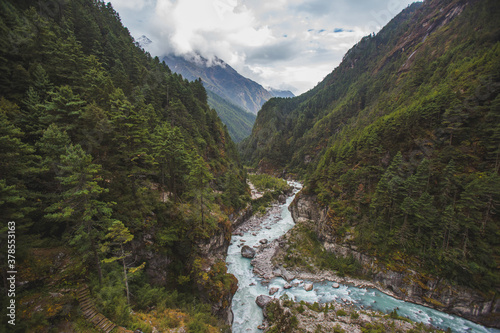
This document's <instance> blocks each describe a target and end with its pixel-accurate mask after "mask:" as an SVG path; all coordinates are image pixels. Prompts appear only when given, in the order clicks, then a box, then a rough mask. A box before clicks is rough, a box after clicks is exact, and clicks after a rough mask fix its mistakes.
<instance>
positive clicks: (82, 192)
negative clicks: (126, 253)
mask: <svg viewBox="0 0 500 333" xmlns="http://www.w3.org/2000/svg"><path fill="white" fill-rule="evenodd" d="M59 173H60V176H58V177H57V179H58V180H59V181H60V182H61V186H62V187H63V189H64V192H63V193H62V194H61V199H60V200H59V201H58V202H56V203H54V204H52V205H51V206H50V207H48V208H47V209H46V211H47V214H46V215H45V217H46V218H48V219H51V220H54V221H57V222H65V223H66V232H67V235H68V237H69V244H70V245H73V246H76V247H77V248H78V249H79V250H80V251H82V252H83V253H85V252H86V251H89V250H90V251H91V253H92V254H93V256H94V258H93V259H94V263H95V265H96V269H97V273H98V276H99V280H100V281H101V280H102V270H101V264H100V259H99V254H98V247H99V243H100V240H101V239H102V237H103V231H104V230H106V228H107V226H108V225H109V224H110V222H111V221H112V220H111V214H112V209H111V205H112V203H110V202H105V201H102V199H101V195H102V194H103V193H105V192H107V190H106V189H105V188H103V187H102V186H101V185H99V182H101V181H103V179H102V178H101V175H100V173H101V166H100V165H98V164H93V163H92V156H91V155H89V154H87V153H85V151H83V149H82V148H81V146H79V145H76V146H74V145H70V146H69V147H67V149H66V152H65V154H64V155H62V156H61V166H60V171H59Z"/></svg>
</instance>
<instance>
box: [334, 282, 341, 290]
mask: <svg viewBox="0 0 500 333" xmlns="http://www.w3.org/2000/svg"><path fill="white" fill-rule="evenodd" d="M339 287H340V285H339V284H338V283H337V282H334V283H333V284H332V288H335V289H337V288H339Z"/></svg>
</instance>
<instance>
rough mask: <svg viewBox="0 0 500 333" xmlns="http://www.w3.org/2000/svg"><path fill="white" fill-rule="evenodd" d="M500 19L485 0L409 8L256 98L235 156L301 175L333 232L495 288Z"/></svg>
mask: <svg viewBox="0 0 500 333" xmlns="http://www.w3.org/2000/svg"><path fill="white" fill-rule="evenodd" d="M452 12H453V13H454V14H453V15H452V14H451V13H452ZM498 15H500V5H499V3H498V2H496V1H492V0H486V1H480V2H474V3H469V4H467V5H466V6H463V5H462V2H460V1H440V0H436V1H429V2H424V3H416V4H413V5H411V6H410V7H409V8H407V9H405V10H404V11H403V12H402V13H401V14H399V15H398V16H397V17H396V18H394V19H393V20H392V21H391V22H390V23H389V24H388V25H387V26H386V27H384V28H383V29H382V30H381V31H380V32H379V33H378V34H377V35H375V36H373V35H371V36H367V37H365V38H363V39H362V40H361V41H360V42H359V43H358V44H357V45H356V46H354V47H353V48H352V49H351V50H350V51H349V52H348V53H347V54H346V55H345V57H344V60H343V62H342V63H341V64H340V66H339V67H338V68H336V69H335V70H334V71H333V72H332V73H331V74H330V75H328V76H327V77H326V78H325V80H324V81H323V82H321V83H320V84H318V86H316V87H315V88H314V89H312V90H311V91H309V92H307V93H305V94H303V95H301V96H299V97H297V98H292V99H272V100H271V101H269V102H268V103H266V104H265V105H264V107H263V109H262V111H260V112H259V114H258V117H257V120H256V124H255V127H254V131H253V133H252V136H251V137H250V138H248V139H247V140H245V141H244V142H243V143H242V145H241V146H240V148H241V150H242V153H243V156H244V158H245V159H246V160H247V161H248V162H249V163H251V164H252V165H257V164H259V163H266V165H272V166H273V167H274V168H275V169H276V170H283V169H286V170H287V171H289V172H296V173H298V174H300V175H302V177H304V178H305V179H306V182H305V192H307V193H309V194H313V195H317V199H318V201H319V203H320V204H321V205H322V206H323V207H324V208H326V209H327V216H328V222H329V223H328V225H329V227H330V231H329V232H330V233H331V235H330V236H332V237H333V238H336V239H337V240H338V241H339V242H345V241H347V242H349V243H350V244H351V245H353V246H357V248H358V249H359V250H360V251H363V252H365V253H369V254H372V255H376V256H377V258H379V259H381V260H383V261H385V263H386V264H387V265H388V267H396V266H399V269H408V268H410V269H414V270H417V271H419V272H421V273H423V274H428V275H429V274H430V275H434V276H438V277H440V278H445V279H446V280H448V281H450V282H451V283H452V284H460V285H464V286H469V287H472V288H475V289H476V290H481V291H483V292H486V293H491V294H490V295H493V294H495V293H496V294H497V293H498V285H499V283H500V274H499V273H500V272H499V267H500V237H499V235H500V219H499V216H500V215H499V213H500V205H499V202H500V175H499V170H500V154H499V152H500V135H499V133H500V132H499V131H500V127H499V124H500V118H499V117H500V116H499V115H500V95H499V92H500V75H499V73H500V43H499V42H498V40H499V36H500V27H499V26H498V24H495V23H494V22H495V17H497V16H498ZM424 27H425V28H424ZM347 235H349V239H347ZM296 260H300V259H299V258H298V257H297V259H296ZM497 295H498V294H497Z"/></svg>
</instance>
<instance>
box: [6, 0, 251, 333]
mask: <svg viewBox="0 0 500 333" xmlns="http://www.w3.org/2000/svg"><path fill="white" fill-rule="evenodd" d="M0 9H1V10H0V18H1V20H0V30H1V31H2V34H1V37H0V44H1V47H0V92H1V93H0V177H1V179H0V210H1V211H2V213H3V215H2V216H3V219H4V220H5V221H15V222H16V237H17V239H16V241H17V243H18V244H20V245H19V247H18V252H17V253H16V260H17V262H18V263H19V265H25V268H26V272H27V276H26V277H25V278H26V279H25V280H23V281H28V282H29V283H27V284H26V285H25V286H24V287H22V288H20V290H18V292H19V294H18V297H17V299H18V301H19V302H24V301H30V302H32V303H30V304H35V305H36V304H42V303H43V302H44V300H43V299H44V297H42V296H41V295H47V294H48V293H50V292H52V293H54V292H55V293H58V292H59V290H61V289H63V290H66V289H67V288H69V290H73V289H72V288H76V287H77V285H78V283H81V281H82V280H87V281H89V280H90V281H91V286H92V289H93V290H94V291H96V292H95V294H94V295H95V296H96V302H97V303H98V304H97V305H98V306H99V307H100V309H101V311H102V312H103V313H104V314H105V315H107V316H108V317H109V319H111V320H112V321H114V322H116V323H117V324H120V325H123V326H127V327H129V326H130V327H142V326H141V325H143V324H144V322H142V324H141V323H139V322H138V320H139V319H138V318H137V316H133V315H131V314H130V310H131V309H134V310H137V309H142V310H149V309H151V308H153V307H156V308H158V307H159V306H160V305H161V304H162V303H164V299H169V298H170V296H169V295H176V293H177V291H179V292H182V293H183V294H184V295H188V296H183V298H186V299H190V300H191V301H190V303H188V305H186V306H191V305H189V304H192V305H193V306H194V304H201V305H199V308H195V309H194V310H192V311H188V312H189V316H190V318H191V319H190V320H191V321H192V323H190V324H189V325H188V326H189V327H191V328H192V330H194V331H196V330H198V331H203V330H204V329H203V327H205V326H204V325H212V326H213V327H215V326H218V325H219V324H218V323H214V321H213V320H214V319H213V317H211V318H212V319H207V318H208V317H210V316H211V314H210V312H211V311H210V306H207V305H203V304H204V303H207V304H223V305H222V306H229V305H228V304H226V303H227V298H228V295H229V294H231V293H234V289H235V284H236V282H235V281H234V277H233V276H232V275H229V274H227V271H226V270H225V264H224V263H223V262H222V263H221V262H216V263H212V262H207V261H206V258H204V256H205V255H211V254H207V253H202V252H201V251H200V247H199V244H200V243H204V242H206V241H207V240H208V239H210V237H212V236H214V235H223V236H224V237H230V234H229V233H230V221H229V219H228V215H229V214H232V213H233V212H234V211H236V210H238V209H241V208H242V207H245V206H246V204H247V202H248V200H249V198H248V194H247V186H246V172H245V171H244V169H243V168H242V165H241V163H240V162H239V158H238V154H237V151H236V147H235V145H234V143H233V142H232V140H231V138H230V137H229V134H228V132H227V130H226V127H225V126H224V125H223V124H222V123H221V121H220V119H219V118H218V116H217V114H216V112H215V111H214V110H212V109H211V108H210V107H209V106H208V104H207V94H206V91H205V89H204V88H203V85H202V83H201V81H199V80H197V81H194V82H188V81H187V80H185V79H183V78H182V76H180V75H178V74H174V73H172V72H171V71H170V69H169V68H168V67H167V66H166V65H165V63H162V62H160V61H159V59H158V58H153V57H151V55H150V54H148V53H145V52H144V51H142V50H141V49H139V48H138V47H137V46H136V45H135V44H134V41H133V39H132V37H131V36H130V34H129V32H128V30H127V29H126V28H124V27H123V26H122V24H121V22H120V18H119V16H118V14H117V13H116V11H115V10H114V9H113V8H112V6H111V4H109V3H108V4H106V3H104V2H102V1H99V0H74V1H57V0H54V1H50V0H49V1H38V2H37V1H29V0H23V1H8V0H1V1H0ZM0 231H1V233H0V234H2V235H6V234H7V233H6V230H5V225H4V226H2V229H1V230H0ZM21 244H22V245H21ZM56 247H57V248H58V249H63V250H61V251H62V253H66V252H68V251H71V257H72V258H71V259H67V262H66V263H65V264H67V265H69V266H68V267H72V271H71V274H66V273H67V271H65V274H66V275H65V276H64V278H61V279H60V281H59V280H57V281H59V282H57V283H51V284H48V285H47V283H46V281H53V280H55V277H54V276H51V274H49V273H47V270H46V269H45V268H43V269H42V267H39V265H38V263H37V260H38V259H36V258H42V259H43V260H47V261H48V260H49V259H47V258H46V257H44V256H43V255H39V254H40V253H45V252H44V249H46V250H47V251H48V252H50V249H54V248H56ZM2 253H3V254H1V256H3V255H4V254H5V253H6V251H3V252H2ZM151 256H153V257H154V258H152V257H151ZM52 257H53V256H52V254H51V258H52ZM2 258H3V257H2ZM158 258H161V260H160V259H158ZM42 259H40V260H42ZM151 259H154V260H151ZM156 259H158V260H159V261H158V260H156ZM50 260H52V259H50ZM54 260H55V259H54ZM6 263H7V260H2V263H1V265H5V264H6ZM200 263H201V264H200ZM60 267H66V266H60ZM2 269H4V271H6V269H5V267H4V266H2ZM34 271H40V274H31V272H34ZM204 272H209V273H208V274H207V275H206V276H205V275H204V274H203V273H204ZM52 275H55V273H54V274H52ZM77 281H80V282H77ZM42 285H43V286H45V287H43V288H41V286H42ZM165 286H168V290H167V289H165V290H163V289H162V288H163V287H165ZM153 290H154V291H155V292H153ZM65 293H66V294H65V297H66V296H68V295H69V292H68V291H65ZM154 294H156V295H154ZM33 295H37V298H36V299H35V298H33V297H34V296H33ZM159 295H161V296H162V297H159ZM68 297H70V296H68ZM172 297H173V296H172ZM70 298H71V297H70ZM224 301H225V302H226V303H224ZM3 302H4V301H2V304H3ZM145 304H147V306H146V305H145ZM42 305H43V306H44V304H42ZM2 306H3V305H2ZM170 306H173V307H177V306H181V305H179V304H178V302H173V303H171V304H170ZM202 308H203V309H202ZM212 310H213V309H212ZM75 311H76V310H75V302H72V301H71V299H66V298H64V302H63V301H61V302H59V301H57V302H56V301H55V300H54V301H53V303H50V304H47V307H46V308H44V313H45V318H42V317H41V316H40V317H39V316H38V314H36V313H35V312H36V311H31V312H29V314H28V313H27V314H26V317H24V318H23V319H24V320H23V322H20V323H19V327H17V328H18V330H19V331H23V329H25V328H26V327H33V329H34V331H36V332H46V331H48V329H49V327H50V326H53V325H57V324H58V323H62V322H64V321H72V320H73V318H74V317H75ZM186 311H187V310H186ZM31 313H33V316H31ZM214 314H215V311H214ZM207 316H208V317H207ZM4 319H5V318H4ZM4 319H2V320H4ZM139 321H140V320H139ZM174 322H175V321H174V320H173V319H172V321H170V323H169V324H168V325H174ZM27 325H28V326H27ZM75 325H77V326H79V325H81V323H78V322H75ZM134 325H136V326H134ZM219 326H220V325H219ZM207 327H208V326H207ZM63 330H64V329H63ZM143 330H145V331H148V329H146V328H144V329H143ZM149 330H150V329H149Z"/></svg>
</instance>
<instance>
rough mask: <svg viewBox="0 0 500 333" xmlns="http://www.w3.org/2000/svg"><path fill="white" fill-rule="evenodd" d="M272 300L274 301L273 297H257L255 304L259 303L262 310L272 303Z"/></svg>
mask: <svg viewBox="0 0 500 333" xmlns="http://www.w3.org/2000/svg"><path fill="white" fill-rule="evenodd" d="M272 299H273V298H272V297H269V296H266V295H260V296H257V298H256V299H255V303H257V305H258V306H259V307H260V308H265V307H266V305H267V304H269V302H271V301H272Z"/></svg>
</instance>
